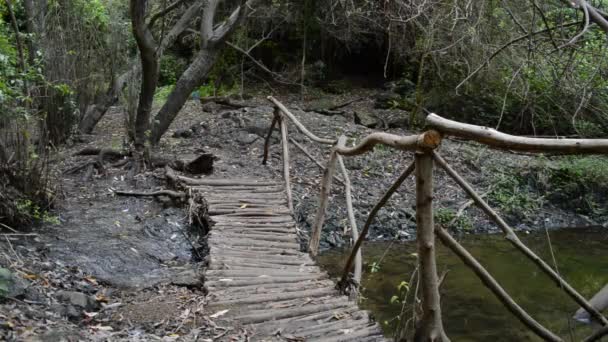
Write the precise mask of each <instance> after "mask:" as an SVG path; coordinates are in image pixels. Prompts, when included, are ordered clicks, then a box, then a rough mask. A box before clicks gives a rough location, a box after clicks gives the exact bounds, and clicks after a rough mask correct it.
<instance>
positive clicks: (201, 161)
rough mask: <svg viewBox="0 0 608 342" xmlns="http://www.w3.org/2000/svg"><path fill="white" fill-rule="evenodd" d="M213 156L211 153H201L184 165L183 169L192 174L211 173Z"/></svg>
mask: <svg viewBox="0 0 608 342" xmlns="http://www.w3.org/2000/svg"><path fill="white" fill-rule="evenodd" d="M215 159H216V158H215V156H214V155H213V154H211V153H203V154H201V155H200V156H198V157H196V158H195V159H194V160H192V161H190V162H188V163H187V164H186V165H185V170H186V172H188V173H191V174H193V175H200V174H206V175H208V174H211V173H213V161H214V160H215Z"/></svg>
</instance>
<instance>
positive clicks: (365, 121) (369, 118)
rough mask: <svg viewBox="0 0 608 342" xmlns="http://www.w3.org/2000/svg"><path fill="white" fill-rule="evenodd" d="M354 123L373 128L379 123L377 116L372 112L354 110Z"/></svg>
mask: <svg viewBox="0 0 608 342" xmlns="http://www.w3.org/2000/svg"><path fill="white" fill-rule="evenodd" d="M355 123H356V124H357V125H363V126H365V127H368V128H375V127H377V126H378V124H379V123H380V120H378V118H377V117H375V116H374V115H373V114H369V113H364V112H355Z"/></svg>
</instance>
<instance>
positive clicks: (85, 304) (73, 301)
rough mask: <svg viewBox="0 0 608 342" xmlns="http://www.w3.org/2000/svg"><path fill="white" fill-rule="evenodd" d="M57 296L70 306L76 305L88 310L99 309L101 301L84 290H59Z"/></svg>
mask: <svg viewBox="0 0 608 342" xmlns="http://www.w3.org/2000/svg"><path fill="white" fill-rule="evenodd" d="M55 298H56V299H57V300H58V301H59V302H61V303H63V304H66V305H68V306H70V305H71V306H74V307H77V308H81V309H84V310H86V311H94V310H97V309H99V303H97V301H96V300H95V298H93V297H92V296H87V295H85V294H84V293H82V292H75V291H59V292H57V294H56V295H55Z"/></svg>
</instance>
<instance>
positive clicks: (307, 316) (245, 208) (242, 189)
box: [192, 179, 386, 342]
mask: <svg viewBox="0 0 608 342" xmlns="http://www.w3.org/2000/svg"><path fill="white" fill-rule="evenodd" d="M230 184H239V185H230ZM192 189H193V190H194V191H199V192H201V193H203V194H204V196H205V198H206V199H207V201H208V203H209V214H210V216H211V219H212V221H213V222H215V224H214V226H213V227H212V228H211V232H210V234H209V239H208V243H209V248H210V251H209V267H208V269H207V270H206V271H205V285H206V287H207V288H208V290H209V293H210V294H209V298H208V308H207V309H208V311H209V312H210V313H218V314H221V315H219V317H218V318H217V319H219V320H227V321H230V322H231V323H232V324H237V325H238V326H241V327H242V328H244V329H246V330H247V332H248V335H249V336H250V340H252V341H324V342H330V341H385V340H386V339H385V338H384V337H383V335H382V330H381V329H380V327H379V326H378V324H376V323H374V322H372V321H371V320H370V318H369V314H368V313H367V312H366V311H365V310H361V309H359V307H358V306H357V304H356V303H355V302H353V301H350V300H349V299H348V298H347V297H346V296H342V295H340V294H339V293H338V292H337V291H336V290H335V288H334V286H335V284H334V282H333V281H332V280H330V279H329V277H328V275H327V274H326V273H325V272H323V271H322V270H321V269H320V268H319V267H318V266H316V265H315V262H314V261H313V260H312V259H311V258H310V257H309V255H308V254H307V253H302V252H300V245H299V244H298V240H297V235H296V225H295V221H294V220H293V217H292V213H291V212H290V211H289V209H288V208H287V202H286V197H285V192H284V186H283V185H282V184H279V183H275V182H268V181H255V180H242V179H241V180H226V181H218V182H216V183H215V184H214V185H205V186H194V187H192ZM226 310H227V311H226Z"/></svg>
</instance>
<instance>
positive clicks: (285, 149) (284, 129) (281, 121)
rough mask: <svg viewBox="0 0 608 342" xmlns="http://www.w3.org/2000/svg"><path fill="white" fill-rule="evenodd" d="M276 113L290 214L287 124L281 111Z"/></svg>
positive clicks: (291, 205) (290, 197) (291, 200)
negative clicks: (279, 128)
mask: <svg viewBox="0 0 608 342" xmlns="http://www.w3.org/2000/svg"><path fill="white" fill-rule="evenodd" d="M277 112H278V121H279V126H280V127H281V145H282V146H283V178H284V180H285V192H286V193H287V207H288V208H289V211H290V212H291V214H292V215H293V214H294V211H293V196H292V195H291V180H290V177H291V176H290V172H289V139H287V122H285V117H284V116H283V114H282V112H281V110H277Z"/></svg>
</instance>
